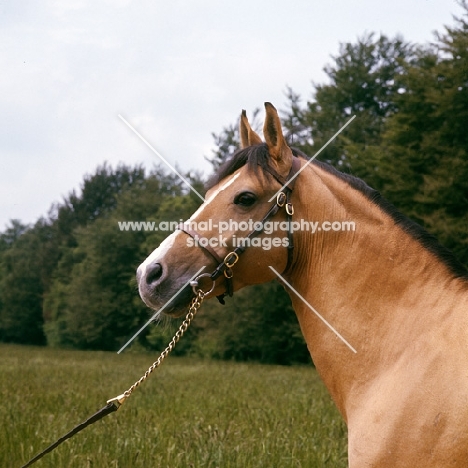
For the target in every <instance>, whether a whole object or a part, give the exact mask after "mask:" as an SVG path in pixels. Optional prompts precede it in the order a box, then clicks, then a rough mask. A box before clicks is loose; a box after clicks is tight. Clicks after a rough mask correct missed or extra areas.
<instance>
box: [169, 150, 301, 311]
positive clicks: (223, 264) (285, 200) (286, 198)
mask: <svg viewBox="0 0 468 468" xmlns="http://www.w3.org/2000/svg"><path fill="white" fill-rule="evenodd" d="M300 167H301V163H300V160H299V158H298V157H297V156H293V158H292V164H291V169H290V171H289V174H288V176H287V177H286V178H284V177H282V176H281V175H280V174H278V173H277V172H276V171H275V169H273V168H272V167H270V166H267V167H265V170H266V171H267V172H268V173H269V174H271V175H272V176H273V177H274V178H275V179H276V180H277V181H278V182H279V183H280V184H281V185H282V187H283V188H282V189H281V191H280V192H278V194H277V195H276V200H275V202H274V203H273V204H272V206H271V207H270V209H269V210H268V211H267V213H266V214H265V216H264V217H263V219H262V220H261V221H260V223H259V224H260V226H261V228H260V229H254V230H253V231H251V232H250V233H249V234H248V235H247V237H246V239H253V238H254V237H257V236H259V235H260V234H261V233H262V232H263V231H264V226H265V222H266V221H267V220H268V219H270V218H272V217H273V216H274V215H275V214H276V213H277V212H278V211H279V210H280V209H281V208H283V207H284V209H285V211H286V220H287V225H288V231H287V236H288V246H287V252H288V260H287V263H286V268H285V269H284V271H283V274H284V273H285V272H287V271H288V269H289V267H290V266H291V263H292V259H293V249H294V244H293V233H292V227H291V221H292V215H293V214H294V207H293V205H292V203H291V194H292V191H293V189H294V184H295V182H296V177H295V175H296V174H297V172H298V171H299V169H300ZM177 229H179V230H181V231H183V232H185V233H186V234H188V235H189V236H190V237H192V238H193V239H194V240H195V241H196V242H197V244H196V245H198V246H199V247H200V248H201V249H203V250H204V251H205V252H207V253H208V254H209V255H210V256H211V257H213V258H214V260H215V261H216V262H217V263H218V266H217V267H216V268H215V270H214V271H213V272H212V273H203V274H201V275H199V276H198V277H197V278H196V279H195V280H194V281H193V282H192V283H191V285H192V287H193V288H194V290H195V288H196V287H197V286H198V280H199V279H200V278H210V279H211V280H212V282H213V284H212V287H211V289H210V290H209V291H206V292H205V293H206V294H208V293H210V292H211V291H213V289H214V287H215V281H216V280H217V279H218V278H219V277H220V276H221V275H224V278H225V284H226V291H225V292H224V293H223V294H221V295H219V296H216V297H217V298H218V300H219V302H220V303H221V304H224V303H225V302H224V296H226V295H228V296H232V295H233V293H234V288H233V281H232V278H233V271H232V267H233V266H234V265H235V264H236V263H237V262H238V260H239V256H240V255H241V254H243V253H244V252H245V250H246V248H247V245H248V243H247V242H246V243H244V245H242V246H238V247H236V248H235V249H234V250H232V251H231V252H229V253H228V254H227V255H226V256H225V257H224V258H221V257H220V256H219V255H218V253H217V252H216V251H215V250H214V249H213V248H212V247H211V246H210V245H209V242H207V241H208V240H207V239H206V238H205V237H204V236H202V235H200V234H199V233H198V232H196V231H195V230H193V229H191V228H190V227H189V226H187V225H186V224H184V223H181V224H179V225H178V226H177ZM203 239H206V242H200V241H201V240H203ZM202 244H204V245H202Z"/></svg>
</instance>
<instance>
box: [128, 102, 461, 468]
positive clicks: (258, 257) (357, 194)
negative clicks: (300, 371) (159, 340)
mask: <svg viewBox="0 0 468 468" xmlns="http://www.w3.org/2000/svg"><path fill="white" fill-rule="evenodd" d="M266 108H267V118H266V121H265V127H264V134H265V138H266V145H267V148H268V153H269V158H268V164H270V165H271V166H272V167H273V168H274V170H275V172H276V173H279V174H282V175H283V176H286V175H287V174H288V172H289V170H290V167H291V158H292V157H293V156H292V152H291V150H290V149H289V147H287V145H286V143H285V141H284V138H283V136H282V132H281V125H280V122H279V119H278V116H277V113H276V110H275V109H274V108H273V106H271V105H267V106H266ZM241 136H242V140H243V146H245V147H250V145H252V144H255V145H258V144H259V142H260V141H261V140H260V138H259V137H258V135H256V134H255V133H254V132H253V131H252V130H251V128H250V126H249V125H248V122H247V121H246V118H245V115H243V118H242V120H241ZM249 154H250V156H249V157H250V158H253V156H254V155H255V154H256V153H255V152H252V153H249ZM301 164H302V166H304V165H306V164H307V163H306V161H305V160H303V161H302V162H301ZM237 166H239V167H237ZM237 166H236V165H234V166H233V167H232V170H231V171H230V173H229V171H228V174H221V175H223V177H221V176H220V179H221V180H220V181H219V183H217V184H215V185H214V187H213V188H212V189H211V190H209V192H208V194H207V195H208V196H207V202H205V203H204V205H202V207H201V208H200V209H199V210H198V211H197V212H196V213H195V214H194V215H193V216H192V218H191V220H192V221H197V222H199V221H204V220H207V219H212V220H215V221H217V220H226V219H236V220H237V221H247V220H248V219H254V220H259V219H261V218H262V216H263V214H264V213H265V210H266V208H267V207H268V206H269V205H268V200H269V199H270V197H271V196H272V195H274V193H275V191H276V190H277V189H278V188H279V184H278V183H276V185H275V184H273V186H272V182H271V180H270V178H269V177H268V175H267V174H265V173H264V172H263V171H261V170H259V171H257V172H259V173H255V172H256V171H255V170H253V169H252V167H249V166H248V164H247V162H246V161H244V164H237ZM221 172H222V171H221ZM246 200H247V202H248V203H247V202H246ZM249 200H250V201H249ZM291 201H292V205H293V206H294V219H298V220H299V219H300V220H309V221H315V222H318V226H323V222H325V221H350V220H352V221H353V222H354V224H355V230H353V231H329V230H328V231H326V230H324V229H322V230H316V231H315V232H312V231H310V230H304V229H303V230H300V231H297V232H294V256H293V262H292V265H291V267H290V268H288V270H287V271H286V272H284V276H283V275H281V279H280V281H283V278H284V283H285V287H286V290H288V292H289V295H290V297H291V300H292V303H293V306H294V310H295V312H296V314H297V317H298V320H299V323H300V326H301V329H302V332H303V335H304V338H305V340H306V342H307V346H308V348H309V350H310V353H311V355H312V357H313V360H314V363H315V365H316V368H317V370H318V372H319V374H320V375H321V377H322V379H323V381H324V383H325V385H326V386H327V388H328V390H329V392H330V394H331V396H332V398H333V400H334V401H335V403H336V405H337V407H338V408H339V410H340V412H341V414H342V415H343V418H344V419H345V421H346V423H347V426H348V453H349V466H350V467H351V468H357V467H359V468H361V467H418V466H424V467H438V468H443V467H456V468H460V467H466V466H467V465H468V281H467V278H468V276H467V275H464V271H463V269H462V268H460V267H459V266H456V265H455V263H453V262H452V261H451V260H445V259H444V253H443V252H441V250H440V249H439V248H438V247H437V246H434V245H433V244H430V242H432V241H427V239H425V238H424V235H423V234H422V230H418V229H415V228H414V226H408V225H407V224H405V222H399V219H398V216H397V214H395V213H393V212H392V210H391V208H389V207H388V206H386V205H385V204H379V203H378V202H375V200H372V199H371V197H370V196H369V194H368V193H366V190H364V189H362V190H361V189H360V188H359V187H358V186H356V184H355V183H354V182H350V181H349V180H347V179H346V177H341V176H339V175H338V174H337V173H335V172H334V171H333V170H331V169H329V168H327V167H325V166H323V165H321V164H315V163H314V164H308V165H307V167H305V168H304V170H302V172H300V174H298V177H297V181H296V183H295V188H294V191H293V193H292V199H291ZM274 219H275V220H276V219H277V220H283V219H284V214H281V213H278V214H276V215H275V217H274ZM225 234H226V238H227V239H228V241H229V242H231V241H232V240H233V238H234V237H235V236H241V235H242V233H241V232H239V231H236V230H235V229H234V228H229V230H228V231H227V232H226V233H225ZM208 235H209V236H211V237H216V235H217V233H216V232H215V231H213V230H211V231H209V232H208ZM271 235H272V236H274V235H281V233H280V232H277V231H276V232H274V233H273V234H271ZM263 236H265V234H263ZM421 236H422V237H421ZM205 237H206V236H205ZM187 245H188V244H187V235H186V234H185V233H184V232H181V231H177V232H175V233H173V234H171V236H170V237H169V238H168V239H167V240H166V241H165V242H164V243H163V244H162V245H161V247H159V248H158V249H156V251H155V252H153V254H151V255H150V256H149V257H148V259H147V260H146V261H145V262H144V263H143V264H142V265H141V266H140V267H139V269H138V273H137V277H138V282H139V289H140V295H141V296H142V298H143V299H144V300H145V302H146V303H147V304H148V305H149V306H150V307H153V308H155V309H157V308H158V307H160V306H161V305H162V304H164V303H165V302H166V301H167V300H168V298H169V297H171V296H172V295H173V294H174V293H175V292H176V291H177V290H178V288H180V287H181V286H182V285H183V284H184V283H185V282H187V280H188V279H190V277H191V276H193V275H194V274H195V272H196V271H198V269H199V268H200V267H201V266H203V265H205V266H207V268H208V270H209V269H210V268H212V267H213V258H212V255H210V254H209V252H207V251H206V250H205V249H200V248H188V247H187ZM218 251H220V252H218V253H219V254H220V255H221V258H222V257H224V255H226V253H228V252H229V250H227V251H226V249H219V248H218ZM286 264H287V261H286V253H285V249H284V247H279V248H277V249H270V250H263V249H261V248H254V247H251V248H248V249H247V250H246V251H245V254H243V256H242V257H241V259H239V261H238V262H237V264H236V265H235V266H234V267H233V271H234V276H233V278H232V280H233V285H234V290H237V289H240V288H242V287H244V286H246V285H250V284H256V283H261V282H265V281H269V280H271V279H274V278H276V276H275V274H274V273H273V272H272V270H271V268H268V267H269V266H273V267H274V268H275V269H276V270H277V271H280V272H282V271H283V270H284V269H285V266H286ZM287 284H289V285H290V286H291V287H290V286H288V285H287ZM223 291H224V284H223V281H222V280H221V279H220V280H216V282H215V284H214V289H213V291H212V292H211V293H210V294H209V295H208V296H209V297H211V296H214V295H217V294H220V293H222V292H223ZM190 295H191V290H190V288H187V287H186V288H185V290H184V291H183V292H182V294H179V295H178V296H177V299H174V300H173V301H172V302H171V305H170V307H168V308H167V309H166V310H169V311H170V312H171V311H172V312H171V313H173V314H177V313H179V312H180V311H182V310H183V309H184V307H186V304H187V303H188V300H189V298H190ZM299 296H302V299H301V298H300V297H299ZM303 299H304V300H305V301H306V302H307V303H308V304H311V305H313V307H314V308H315V309H316V310H317V311H319V312H320V313H321V314H322V315H323V316H325V317H326V320H327V321H328V322H329V323H331V324H333V327H334V328H335V329H336V330H339V331H340V333H341V334H342V335H343V336H344V338H346V340H347V341H348V342H349V343H351V344H352V345H353V347H354V348H355V350H356V351H357V352H356V353H354V352H352V351H351V350H350V348H349V347H347V346H345V344H344V343H343V341H341V340H340V339H339V337H338V336H337V335H336V334H334V333H333V332H332V330H330V328H327V327H326V326H325V325H324V323H323V322H322V321H320V320H319V318H318V317H317V316H316V315H315V314H313V313H312V312H311V310H310V307H309V306H308V305H307V304H305V303H304V301H303Z"/></svg>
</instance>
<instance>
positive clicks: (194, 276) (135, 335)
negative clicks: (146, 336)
mask: <svg viewBox="0 0 468 468" xmlns="http://www.w3.org/2000/svg"><path fill="white" fill-rule="evenodd" d="M204 269H205V266H202V267H201V268H200V269H199V270H198V271H197V272H196V273H195V274H194V275H193V276H192V277H191V278H190V279H189V280H188V281H187V282H186V283H185V284H184V285H183V286H182V287H181V288H180V289H179V290H178V291H177V292H176V293H175V294H174V295H173V296H172V297H171V298H170V299H169V300H168V301H167V302H166V303H165V304H164V305H163V306H162V307H161V308H160V309H159V310H158V311H157V312H155V313H154V314H153V316H152V317H151V318H150V319H149V320H148V321H147V322H146V323H145V324H144V325H143V326H142V327H141V328H140V329H139V330H138V331H137V332H136V333H135V334H134V335H133V336H132V337H131V338H130V339H129V340H128V341H127V342H126V343H125V344H124V345H123V346H122V347H121V348H120V349H119V350H118V351H117V354H120V353H121V352H122V351H123V350H124V349H125V348H126V347H127V346H128V345H129V344H130V343H131V342H132V341H133V340H134V339H135V338H136V337H137V336H138V335H139V334H140V333H141V332H142V331H143V330H144V329H145V328H146V327H147V326H148V325H149V324H150V323H151V322H152V321H154V320H155V318H156V317H157V316H158V315H159V314H160V313H161V312H162V311H163V310H164V309H165V308H166V306H167V305H168V304H169V303H170V302H171V301H172V299H175V298H176V297H177V296H178V295H179V294H180V293H181V292H182V291H183V290H184V288H185V287H186V286H188V285H189V284H190V281H192V280H193V279H194V278H196V277H197V276H198V274H199V273H201V272H202V270H204Z"/></svg>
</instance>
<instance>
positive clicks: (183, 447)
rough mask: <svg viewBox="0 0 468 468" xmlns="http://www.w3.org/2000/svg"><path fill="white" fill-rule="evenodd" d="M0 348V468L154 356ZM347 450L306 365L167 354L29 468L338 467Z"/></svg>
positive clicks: (92, 406)
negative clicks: (115, 407)
mask: <svg viewBox="0 0 468 468" xmlns="http://www.w3.org/2000/svg"><path fill="white" fill-rule="evenodd" d="M188 333H191V330H189V331H188ZM184 339H185V338H184ZM180 344H182V343H180ZM0 355H1V356H2V359H0V375H1V376H2V388H1V391H2V405H1V406H0V420H1V421H2V424H1V426H0V446H1V447H2V450H1V451H0V466H2V467H3V466H4V467H7V466H13V467H14V466H17V467H19V466H22V465H23V464H24V463H26V461H27V460H28V459H30V458H31V457H32V456H34V455H35V454H36V453H38V452H39V451H41V450H43V449H44V448H45V447H47V446H48V445H49V444H50V443H52V442H54V441H55V440H56V439H58V438H59V437H60V436H62V435H63V434H65V433H66V432H68V431H69V430H70V429H71V428H73V427H74V426H75V425H77V424H79V423H81V422H82V421H84V420H85V419H86V418H87V417H89V416H90V415H91V414H93V413H94V412H96V411H97V410H98V409H99V408H101V407H102V406H104V404H105V402H106V401H107V400H108V399H109V398H112V397H114V396H116V395H119V394H121V393H122V392H123V391H124V390H126V389H127V388H129V387H130V385H131V384H132V383H133V382H134V381H136V380H137V379H139V378H140V376H141V375H142V374H143V373H144V372H145V371H146V369H147V368H148V367H149V366H150V365H151V363H152V362H153V361H154V360H155V359H156V357H157V356H156V355H154V354H153V355H150V354H141V353H138V354H137V353H124V354H120V355H117V354H115V353H105V352H96V351H86V352H84V351H64V350H51V349H47V348H42V349H40V348H32V347H16V346H11V345H9V346H6V345H0ZM346 450H347V448H346V427H345V423H344V421H343V419H342V418H341V417H340V415H339V414H338V412H337V410H336V408H335V406H334V404H333V403H332V401H331V399H330V397H329V395H328V393H327V391H326V389H325V387H324V385H323V383H322V382H321V381H320V378H319V376H318V375H317V373H316V371H315V369H314V368H312V367H311V366H293V367H284V366H271V365H268V366H264V365H259V364H239V363H230V362H223V363H220V362H215V361H205V360H195V359H188V358H175V357H173V356H170V357H169V358H168V360H167V361H165V362H164V364H163V365H162V366H161V367H160V368H159V369H158V370H157V372H156V373H154V374H153V375H152V376H151V377H150V378H149V379H148V380H147V381H146V382H145V383H144V384H143V385H142V386H140V387H139V388H138V389H137V390H136V391H135V393H134V394H132V396H131V397H130V398H129V399H128V401H126V402H125V404H124V405H123V406H122V407H121V408H120V409H119V411H118V412H117V413H112V414H110V415H109V416H107V417H106V418H104V419H103V420H102V421H99V422H98V423H96V424H94V425H92V426H90V427H88V428H86V429H85V430H84V431H83V432H81V433H79V434H77V435H75V436H74V437H73V438H71V439H70V440H68V441H66V442H65V443H63V444H62V445H60V446H59V447H58V448H56V449H55V450H54V451H53V452H51V453H49V454H47V455H46V456H45V457H44V458H43V460H41V461H40V462H38V464H37V466H38V467H39V466H44V467H45V466H47V467H48V466H53V467H55V468H64V467H67V468H82V467H86V466H93V467H114V466H115V467H117V466H121V467H132V468H139V467H145V468H147V467H168V466H170V467H180V468H182V467H186V468H189V467H194V466H195V467H212V468H214V467H223V468H229V467H231V468H238V467H246V468H249V467H255V468H258V467H264V468H271V467H282V468H288V467H291V468H292V467H304V468H305V467H307V468H312V467H320V468H322V467H330V468H331V467H333V468H340V467H343V468H344V467H346V466H347V461H346V460H347V456H346Z"/></svg>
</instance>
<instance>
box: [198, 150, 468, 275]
mask: <svg viewBox="0 0 468 468" xmlns="http://www.w3.org/2000/svg"><path fill="white" fill-rule="evenodd" d="M292 151H293V154H294V156H296V157H300V158H303V159H309V158H308V156H307V155H305V154H304V153H303V152H302V151H300V150H297V149H295V148H292ZM269 160H270V155H269V154H268V148H267V146H266V144H264V143H263V144H260V145H254V146H249V147H247V148H245V149H241V150H238V151H236V152H235V153H234V154H233V155H232V156H231V158H229V160H227V161H226V162H225V163H224V164H223V165H222V166H221V167H220V168H219V170H218V172H217V173H216V174H214V175H213V176H212V177H211V178H210V179H209V180H208V182H207V184H206V188H207V189H210V188H211V187H213V186H214V185H216V184H217V183H218V182H220V181H221V180H223V179H224V178H226V177H227V176H229V175H231V174H233V173H234V172H235V171H237V169H239V168H241V167H243V166H245V165H246V164H247V166H248V169H249V171H253V172H254V173H255V174H258V171H259V169H260V170H261V171H262V172H263V174H264V175H265V176H266V177H269V176H270V174H269V173H268V172H267V171H266V170H265V167H266V166H268V165H269ZM311 164H314V165H316V166H318V167H320V168H321V169H323V170H325V171H327V172H328V173H329V174H332V175H333V176H335V177H337V178H339V179H340V180H342V181H344V182H346V183H347V184H348V185H349V186H350V187H352V188H353V189H355V190H358V191H359V192H361V193H362V194H363V195H364V196H365V197H366V198H367V199H368V200H369V201H370V202H371V203H374V204H375V205H377V206H378V207H379V208H380V209H381V210H382V211H383V212H384V213H386V214H387V215H389V216H390V217H391V218H392V219H393V221H394V222H395V224H396V225H398V226H399V227H401V228H402V229H403V231H405V232H406V233H407V234H409V235H410V236H411V237H413V239H415V240H417V241H418V242H419V243H420V244H421V245H422V246H423V247H424V248H425V249H426V250H428V251H429V252H431V253H432V254H433V255H434V256H435V257H436V258H437V259H439V260H440V261H441V262H442V263H443V264H444V265H445V266H446V267H447V268H448V270H449V271H450V272H451V273H452V274H453V275H454V276H455V277H459V278H463V279H466V280H468V270H467V269H466V267H465V266H464V265H462V264H461V263H460V262H459V261H458V260H457V258H456V257H455V256H454V255H453V253H452V252H451V251H450V250H448V249H447V248H445V247H444V246H442V245H441V244H439V242H438V240H437V239H436V238H435V237H434V236H433V235H432V234H429V233H428V232H427V231H426V230H425V229H424V228H423V227H422V226H420V225H419V224H417V223H416V222H414V221H412V220H411V219H409V218H407V217H406V216H405V215H403V214H402V213H400V212H399V211H398V210H397V209H396V208H395V206H394V205H392V204H391V203H390V202H389V201H387V200H386V199H385V198H384V197H383V196H382V195H381V194H380V192H378V191H377V190H374V189H372V188H371V187H369V186H368V185H367V184H366V183H365V182H364V181H363V180H361V179H359V178H357V177H354V176H352V175H350V174H345V173H343V172H340V171H338V170H336V169H335V168H334V167H333V166H331V165H330V164H328V163H325V162H322V161H317V160H314V161H313V162H312V163H311Z"/></svg>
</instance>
